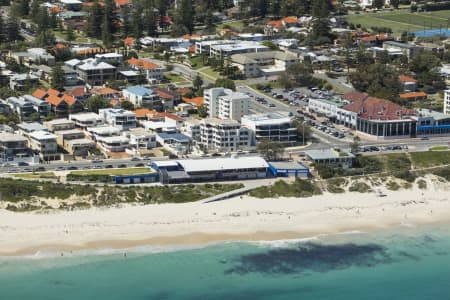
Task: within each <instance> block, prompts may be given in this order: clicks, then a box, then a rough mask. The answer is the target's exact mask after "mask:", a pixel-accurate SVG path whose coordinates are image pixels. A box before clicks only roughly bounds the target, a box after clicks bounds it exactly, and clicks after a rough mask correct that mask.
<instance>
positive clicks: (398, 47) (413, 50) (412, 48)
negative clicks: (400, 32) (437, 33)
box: [383, 41, 423, 59]
mask: <svg viewBox="0 0 450 300" xmlns="http://www.w3.org/2000/svg"><path fill="white" fill-rule="evenodd" d="M383 49H385V50H387V51H389V52H390V53H392V51H397V52H398V54H401V55H405V56H406V57H408V59H411V58H414V57H415V56H416V55H418V54H419V53H420V51H422V49H423V48H421V47H419V46H417V45H415V44H409V43H400V42H395V41H386V42H384V43H383Z"/></svg>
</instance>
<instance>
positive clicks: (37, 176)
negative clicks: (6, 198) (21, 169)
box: [14, 172, 56, 179]
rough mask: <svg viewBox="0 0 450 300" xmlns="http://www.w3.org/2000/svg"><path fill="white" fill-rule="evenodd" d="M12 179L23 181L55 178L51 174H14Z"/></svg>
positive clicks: (53, 174)
mask: <svg viewBox="0 0 450 300" xmlns="http://www.w3.org/2000/svg"><path fill="white" fill-rule="evenodd" d="M14 177H16V178H25V179H40V178H56V176H55V173H53V172H33V173H21V174H15V175H14Z"/></svg>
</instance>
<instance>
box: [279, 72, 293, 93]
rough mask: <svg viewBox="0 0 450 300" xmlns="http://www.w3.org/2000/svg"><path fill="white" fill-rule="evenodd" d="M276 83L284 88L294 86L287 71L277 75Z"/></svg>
mask: <svg viewBox="0 0 450 300" xmlns="http://www.w3.org/2000/svg"><path fill="white" fill-rule="evenodd" d="M278 83H279V84H280V85H281V86H282V87H283V88H285V89H290V88H292V87H293V86H294V85H293V83H292V80H291V77H290V76H289V75H288V73H287V72H283V73H281V74H280V76H278Z"/></svg>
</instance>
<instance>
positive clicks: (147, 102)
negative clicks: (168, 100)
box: [122, 86, 162, 110]
mask: <svg viewBox="0 0 450 300" xmlns="http://www.w3.org/2000/svg"><path fill="white" fill-rule="evenodd" d="M122 94H123V97H124V98H125V99H127V100H128V101H130V102H131V103H133V105H134V106H135V107H145V108H149V109H155V110H161V109H162V103H161V99H160V98H159V95H158V94H157V93H155V92H154V91H153V90H152V89H149V88H146V87H143V86H130V87H128V88H127V89H125V90H123V91H122Z"/></svg>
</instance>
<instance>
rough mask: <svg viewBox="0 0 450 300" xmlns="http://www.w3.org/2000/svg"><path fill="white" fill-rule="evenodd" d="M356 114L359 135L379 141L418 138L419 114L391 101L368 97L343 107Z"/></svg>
mask: <svg viewBox="0 0 450 300" xmlns="http://www.w3.org/2000/svg"><path fill="white" fill-rule="evenodd" d="M342 109H343V110H345V111H348V112H351V113H352V114H353V115H354V114H356V115H357V118H356V126H355V128H356V130H357V131H358V133H360V134H363V135H366V136H369V137H374V138H377V139H390V138H409V137H415V136H416V125H417V124H416V120H415V119H414V118H413V117H414V116H416V115H417V112H416V111H415V110H413V109H408V108H405V107H403V106H400V105H398V104H396V103H393V102H391V101H389V100H385V99H379V98H375V97H366V98H364V100H362V101H355V102H353V103H351V104H348V105H345V106H343V107H342Z"/></svg>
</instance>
